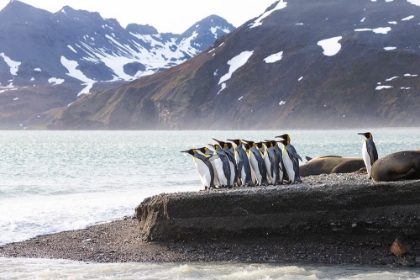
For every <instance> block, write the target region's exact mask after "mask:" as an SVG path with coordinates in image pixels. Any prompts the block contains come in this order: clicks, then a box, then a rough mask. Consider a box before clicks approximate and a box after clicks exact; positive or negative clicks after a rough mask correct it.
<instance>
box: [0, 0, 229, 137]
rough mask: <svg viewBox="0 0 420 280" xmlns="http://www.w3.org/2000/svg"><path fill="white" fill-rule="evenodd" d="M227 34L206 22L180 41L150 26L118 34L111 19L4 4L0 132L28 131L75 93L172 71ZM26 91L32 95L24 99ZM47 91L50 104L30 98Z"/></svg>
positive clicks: (217, 22)
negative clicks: (42, 115) (36, 118)
mask: <svg viewBox="0 0 420 280" xmlns="http://www.w3.org/2000/svg"><path fill="white" fill-rule="evenodd" d="M233 29H234V27H233V26H232V25H231V24H229V23H228V22H227V21H226V20H224V19H223V18H220V17H218V16H216V15H213V16H209V17H207V18H205V19H203V20H201V21H199V22H197V23H195V24H194V25H192V27H191V28H189V29H188V30H186V31H185V32H184V33H182V34H172V33H159V32H158V31H157V30H156V29H155V28H154V27H152V26H149V25H137V24H129V25H128V26H127V27H126V28H123V27H121V26H120V24H119V23H118V22H117V21H116V20H115V19H103V18H102V17H101V15H100V14H99V13H96V12H88V11H84V10H74V9H72V8H71V7H69V6H65V7H63V8H62V9H61V10H60V11H58V12H56V13H50V12H47V11H45V10H41V9H37V8H34V7H32V6H30V5H27V4H25V3H23V2H20V1H17V0H13V1H10V3H9V4H8V5H7V6H6V7H5V8H4V9H3V10H1V11H0V38H1V40H0V100H2V103H1V107H3V110H1V111H0V128H3V129H4V128H18V127H19V126H20V125H21V124H22V126H26V125H32V126H33V125H34V123H32V122H30V120H31V119H33V118H34V117H37V116H38V115H39V114H45V112H46V111H48V110H55V109H57V108H62V107H65V106H67V105H68V104H69V103H70V102H73V101H76V99H77V97H78V96H80V95H82V94H87V93H91V92H93V91H96V90H101V89H106V88H112V87H115V86H117V85H121V84H124V83H126V82H128V81H132V80H135V79H137V78H139V77H142V76H146V75H150V74H153V73H156V72H159V71H162V70H163V69H167V68H170V67H173V66H175V65H178V64H180V63H182V62H184V61H186V60H187V59H189V58H191V57H193V56H195V55H197V54H198V53H200V52H201V51H202V50H204V49H206V48H207V47H208V46H210V45H211V44H213V43H214V41H215V40H216V39H217V38H218V37H220V36H222V35H224V34H226V33H229V32H230V31H232V30H233ZM28 88H32V89H31V90H29V89H28ZM28 91H31V92H34V93H35V95H31V96H32V97H31V98H26V95H27V92H28ZM48 92H54V94H55V95H56V97H57V98H46V99H45V98H43V97H41V98H40V99H37V98H35V97H36V95H37V94H39V95H42V96H44V95H45V94H47V93H48ZM16 98H17V99H16ZM15 99H16V100H19V102H16V100H15ZM34 102H35V103H36V105H35V106H33V103H34ZM16 103H19V104H16ZM10 108H13V110H9V109H10ZM40 108H44V109H46V110H44V111H40ZM53 116H54V115H51V114H50V119H49V121H51V119H52V117H53Z"/></svg>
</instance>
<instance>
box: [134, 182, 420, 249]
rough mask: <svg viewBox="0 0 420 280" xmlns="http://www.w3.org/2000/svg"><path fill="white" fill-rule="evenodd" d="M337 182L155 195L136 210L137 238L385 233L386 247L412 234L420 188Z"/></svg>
mask: <svg viewBox="0 0 420 280" xmlns="http://www.w3.org/2000/svg"><path fill="white" fill-rule="evenodd" d="M339 175H340V176H339V177H340V178H341V179H344V180H342V181H324V180H323V179H321V180H320V181H319V179H318V178H319V177H320V176H310V177H307V178H309V179H308V180H305V183H304V184H298V185H291V186H279V187H272V186H271V187H258V188H238V189H232V190H223V191H210V192H207V191H203V192H199V193H178V194H161V195H158V196H154V197H151V198H148V199H146V200H144V201H143V202H142V203H141V204H140V205H139V206H138V207H137V208H136V215H137V219H138V220H139V227H140V233H141V238H142V239H143V240H147V241H168V240H191V239H192V240H194V239H199V240H209V239H212V238H226V237H238V238H239V237H247V236H252V237H264V236H282V237H283V238H286V237H287V238H294V237H297V236H300V237H305V236H314V235H317V236H332V235H336V234H337V233H339V234H341V235H344V236H345V235H355V236H369V235H372V234H373V235H377V234H384V235H386V236H389V238H391V239H390V242H392V241H393V240H394V239H395V237H396V236H400V235H401V236H405V237H413V236H415V235H416V234H417V233H418V230H419V229H420V209H419V207H418V201H419V199H420V182H419V181H406V182H397V183H372V182H371V181H368V180H366V179H364V178H366V175H356V174H339ZM321 176H322V175H321ZM332 176H333V175H328V176H326V175H325V176H323V177H325V178H334V177H332ZM307 178H305V179H307ZM361 180H362V181H361Z"/></svg>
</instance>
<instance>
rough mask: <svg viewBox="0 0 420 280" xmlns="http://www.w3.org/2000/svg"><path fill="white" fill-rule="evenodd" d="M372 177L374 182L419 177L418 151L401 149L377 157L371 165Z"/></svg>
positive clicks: (419, 153) (419, 159)
mask: <svg viewBox="0 0 420 280" xmlns="http://www.w3.org/2000/svg"><path fill="white" fill-rule="evenodd" d="M372 179H373V180H374V181H375V182H380V181H385V182H388V181H398V180H415V179H420V151H401V152H396V153H393V154H389V155H387V156H384V157H382V158H380V159H378V160H377V161H376V162H375V163H374V164H373V165H372Z"/></svg>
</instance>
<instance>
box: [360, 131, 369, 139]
mask: <svg viewBox="0 0 420 280" xmlns="http://www.w3.org/2000/svg"><path fill="white" fill-rule="evenodd" d="M357 134H358V135H363V136H365V137H366V139H369V138H373V135H372V133H370V132H364V133H363V132H361V133H357Z"/></svg>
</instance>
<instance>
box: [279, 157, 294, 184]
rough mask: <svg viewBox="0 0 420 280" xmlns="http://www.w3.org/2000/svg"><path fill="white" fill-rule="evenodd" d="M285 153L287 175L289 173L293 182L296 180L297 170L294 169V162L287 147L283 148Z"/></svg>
mask: <svg viewBox="0 0 420 280" xmlns="http://www.w3.org/2000/svg"><path fill="white" fill-rule="evenodd" d="M282 155H283V164H284V168H285V169H286V172H287V175H289V179H290V181H291V182H292V183H294V182H295V171H294V169H293V162H292V160H291V159H290V158H289V154H288V153H287V151H286V149H283V150H282Z"/></svg>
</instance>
